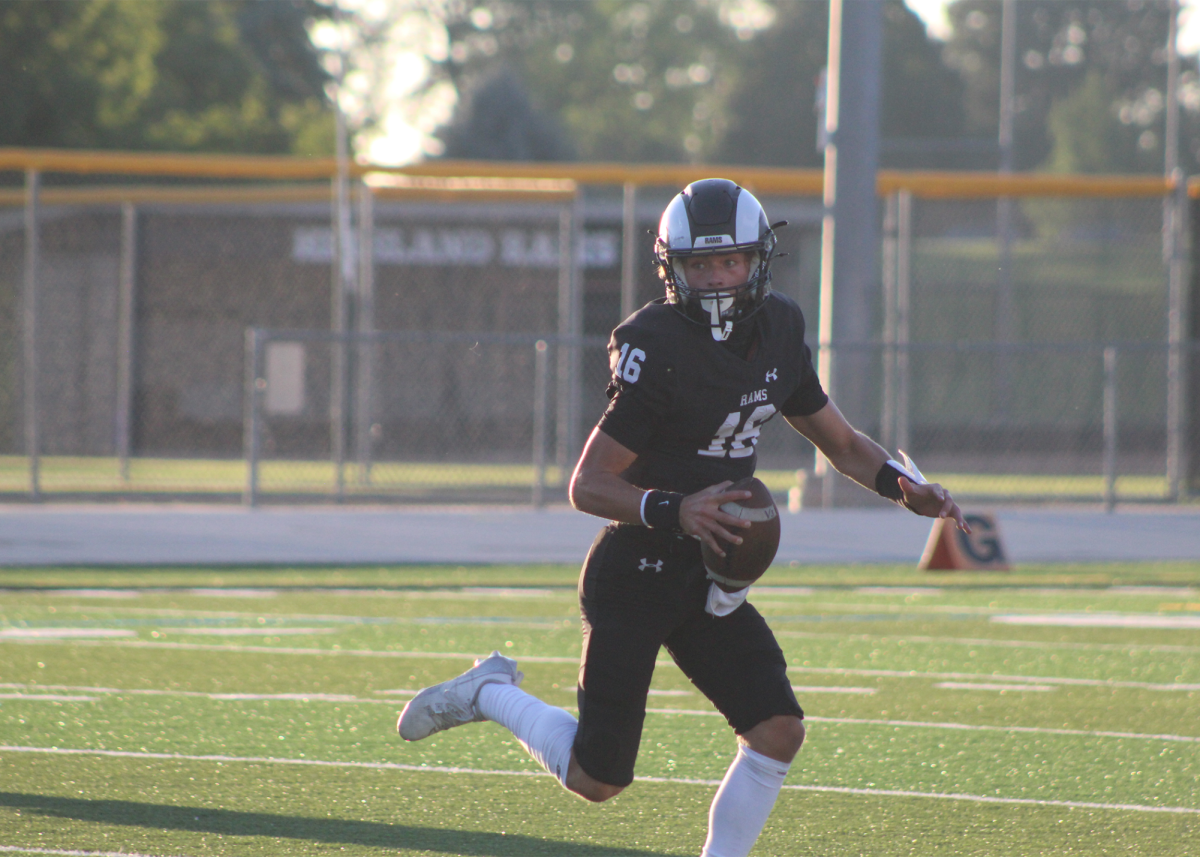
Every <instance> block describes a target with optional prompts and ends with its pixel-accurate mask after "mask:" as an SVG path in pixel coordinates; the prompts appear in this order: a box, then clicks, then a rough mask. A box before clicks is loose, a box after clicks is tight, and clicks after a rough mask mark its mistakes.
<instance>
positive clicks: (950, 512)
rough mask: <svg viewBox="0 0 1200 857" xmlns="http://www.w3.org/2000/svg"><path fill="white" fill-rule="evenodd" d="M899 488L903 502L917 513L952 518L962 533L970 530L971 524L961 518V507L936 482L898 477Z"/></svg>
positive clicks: (928, 516) (931, 516)
mask: <svg viewBox="0 0 1200 857" xmlns="http://www.w3.org/2000/svg"><path fill="white" fill-rule="evenodd" d="M899 482H900V490H901V491H903V492H904V503H905V505H906V506H908V508H910V509H912V510H913V511H914V512H916V513H917V514H918V515H924V516H925V517H926V518H953V519H954V523H955V525H956V526H957V527H958V528H959V529H960V530H962V531H963V532H964V533H970V532H971V525H970V524H968V523H967V522H966V521H965V520H963V513H962V509H960V508H958V504H957V503H955V502H954V498H953V497H951V496H950V492H949V491H947V490H946V489H945V488H943V487H942V486H941V485H938V484H937V483H936V482H928V483H925V484H922V485H918V484H917V483H915V482H910V481H909V480H908V479H906V478H905V477H903V476H901V477H900V478H899Z"/></svg>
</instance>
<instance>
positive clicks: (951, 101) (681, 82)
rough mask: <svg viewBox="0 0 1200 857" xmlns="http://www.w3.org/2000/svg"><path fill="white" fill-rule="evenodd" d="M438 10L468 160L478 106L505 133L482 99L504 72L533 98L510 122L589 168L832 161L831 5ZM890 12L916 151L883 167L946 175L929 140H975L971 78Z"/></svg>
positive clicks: (886, 130)
mask: <svg viewBox="0 0 1200 857" xmlns="http://www.w3.org/2000/svg"><path fill="white" fill-rule="evenodd" d="M438 8H439V9H440V11H441V15H442V17H441V18H440V19H439V21H438V25H439V26H440V27H442V28H444V33H445V42H444V45H445V48H444V50H442V52H441V54H440V57H441V58H440V60H435V61H434V62H433V63H432V71H431V74H430V77H429V84H428V85H429V86H434V85H437V84H438V83H441V82H446V83H449V84H450V85H451V86H453V87H454V88H455V90H456V91H457V92H459V93H460V95H461V96H462V98H461V100H460V102H459V105H458V107H457V108H456V112H455V117H454V120H453V122H452V123H451V125H450V126H449V127H448V128H447V129H445V130H444V131H443V132H441V134H440V136H441V137H442V139H443V141H444V142H445V143H446V144H447V145H446V154H448V155H449V154H451V153H452V152H460V151H463V148H462V145H461V144H462V142H463V140H464V135H463V134H462V133H460V130H459V129H462V128H467V127H471V125H472V122H474V121H475V120H474V119H472V118H471V115H472V114H473V113H474V112H475V111H476V110H477V109H479V108H482V109H484V110H485V111H487V112H488V114H489V116H491V117H492V118H491V120H489V121H492V122H493V127H496V126H495V125H494V123H495V121H496V120H498V119H500V118H502V117H500V116H497V115H496V114H497V112H498V111H497V110H496V105H495V104H494V103H491V102H489V101H488V100H487V99H480V98H478V97H474V93H476V92H477V91H478V90H479V87H480V86H481V81H482V82H490V81H493V78H494V77H495V75H497V74H498V72H497V71H496V69H498V68H501V67H502V68H504V69H507V70H508V71H507V72H505V74H507V75H511V76H510V77H508V78H507V80H508V81H509V86H510V87H511V86H515V85H519V86H522V87H523V88H524V91H525V93H527V96H528V104H529V112H528V113H525V112H523V111H521V110H516V111H511V112H510V114H509V117H508V118H509V121H508V125H512V124H514V123H520V122H526V123H527V124H528V130H529V133H530V134H534V135H541V136H542V137H544V138H545V141H546V143H545V145H544V146H542V148H543V149H546V150H553V151H559V152H561V151H565V149H564V148H563V147H560V146H557V145H551V142H552V141H553V140H554V139H556V138H557V137H558V136H559V135H560V134H561V135H565V137H567V138H568V139H569V140H570V143H571V148H573V149H574V151H575V152H576V153H577V155H578V157H580V158H581V159H584V160H618V161H668V162H671V161H676V162H678V161H701V162H704V161H707V162H725V163H751V164H779V165H802V166H817V165H819V164H820V163H821V162H822V154H821V152H819V151H818V149H817V145H816V138H817V117H816V114H815V112H814V105H815V94H816V87H817V78H818V75H819V73H820V70H821V68H822V66H824V64H825V55H826V51H827V45H828V4H827V3H823V2H803V3H802V2H776V3H773V4H768V3H766V2H761V0H743V2H740V3H732V2H729V3H717V2H710V0H590V2H577V3H561V2H547V0H485V2H481V3H480V4H478V5H475V6H473V7H472V6H468V5H466V4H463V5H460V6H455V5H454V4H447V5H445V6H440V7H438ZM884 14H885V39H884V58H883V62H884V73H883V87H884V90H883V115H882V117H881V130H882V134H883V135H884V136H885V137H886V138H892V139H895V140H901V139H902V140H905V141H907V142H908V143H910V144H913V143H917V144H918V145H915V146H914V145H910V146H909V147H908V150H907V151H905V152H898V153H890V152H889V151H888V150H886V149H885V154H884V163H885V164H887V163H891V164H903V165H909V166H921V165H924V166H933V165H945V164H946V159H945V158H944V157H943V156H941V154H939V153H931V152H930V151H926V150H925V149H923V148H922V147H921V146H920V145H919V143H920V141H921V140H923V139H926V138H931V137H932V138H938V137H955V136H956V135H959V134H961V133H962V129H963V121H962V112H961V104H962V90H961V84H960V82H959V79H958V77H957V75H956V74H955V73H954V72H953V71H951V70H949V69H947V68H946V67H945V66H944V65H943V64H942V62H941V57H940V49H941V46H940V45H939V44H938V43H936V42H933V41H931V40H929V39H928V38H927V36H926V34H925V29H924V26H923V25H922V24H921V22H920V20H919V19H917V18H916V16H915V15H913V14H912V12H911V11H909V10H908V8H907V7H906V6H905V5H904V3H903V2H902V0H887V2H886V3H885V5H884ZM439 48H440V45H439ZM489 85H494V83H489ZM519 117H525V118H523V119H522V118H519ZM447 135H449V136H447ZM518 137H520V135H516V136H511V135H510V136H509V137H508V138H509V139H517V138H518ZM452 140H453V141H455V143H454V145H453V146H452V145H451V141H452ZM526 142H527V143H528V141H526ZM484 145H491V142H490V141H488V142H486V143H485V144H484ZM547 147H549V149H547ZM534 148H537V147H534ZM532 150H533V149H531V148H530V147H529V145H526V146H525V149H524V151H527V152H528V151H532ZM514 152H515V150H514ZM519 156H520V155H516V154H511V153H510V155H508V157H519ZM526 156H527V155H526ZM561 156H562V155H559V157H561Z"/></svg>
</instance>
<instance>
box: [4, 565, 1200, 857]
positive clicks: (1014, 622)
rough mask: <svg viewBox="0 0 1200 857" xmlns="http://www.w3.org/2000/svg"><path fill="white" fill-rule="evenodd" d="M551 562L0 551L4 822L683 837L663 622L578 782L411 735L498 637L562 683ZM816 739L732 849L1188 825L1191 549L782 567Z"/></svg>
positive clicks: (709, 719)
mask: <svg viewBox="0 0 1200 857" xmlns="http://www.w3.org/2000/svg"><path fill="white" fill-rule="evenodd" d="M574 576H575V569H573V568H567V567H561V566H532V567H504V568H486V567H485V568H454V567H447V568H431V567H419V568H418V567H414V568H399V569H373V568H367V569H327V570H302V569H279V570H272V569H245V570H238V569H195V570H181V569H172V570H169V571H166V570H164V571H161V572H158V571H154V570H139V569H128V570H114V571H106V572H99V571H91V570H84V569H50V570H20V569H17V570H6V571H3V572H0V587H4V588H3V589H2V590H0V599H2V600H0V850H2V851H4V852H14V853H43V854H71V855H88V854H100V853H115V852H124V853H135V854H142V855H155V856H156V857H157V856H158V855H163V857H166V855H174V857H189V855H237V857H242V855H247V856H248V855H277V854H289V855H324V854H332V853H338V854H351V855H353V854H379V855H383V854H389V855H395V854H400V855H418V854H420V855H480V856H481V857H483V856H484V855H497V857H499V855H514V857H519V856H520V855H565V857H601V855H695V854H698V853H699V849H700V845H701V843H702V841H703V839H704V833H705V826H706V815H707V809H708V804H709V802H710V800H711V798H712V795H713V793H714V791H715V788H716V783H717V781H718V780H719V779H720V778H721V776H722V775H723V773H724V771H725V768H726V767H727V766H728V763H729V761H730V759H731V758H732V755H733V752H734V743H733V740H732V737H731V735H730V733H729V731H728V728H727V727H726V726H725V724H724V721H723V720H722V719H721V718H719V717H717V716H714V715H713V713H712V711H711V710H710V707H709V705H708V704H707V702H706V701H705V700H704V699H703V697H701V696H700V695H698V694H697V693H695V692H694V691H693V690H691V688H690V685H689V684H688V682H687V680H686V679H685V678H684V677H683V676H682V675H681V674H680V673H679V672H678V670H677V669H676V668H675V667H674V666H673V665H671V664H670V662H669V660H668V659H667V658H666V656H665V654H664V656H663V659H662V663H661V666H660V668H659V670H658V672H657V674H656V677H655V683H654V692H653V695H652V696H651V698H650V706H651V713H650V714H649V715H648V717H647V721H646V729H645V734H644V736H643V742H642V752H641V755H640V757H639V761H638V769H637V774H638V777H639V778H640V779H641V781H640V782H636V783H635V784H634V785H633V786H632V787H630V788H629V789H628V790H626V791H625V793H623V794H622V795H621V796H620V797H618V798H616V799H615V800H613V801H610V802H609V803H606V804H604V805H601V806H593V805H589V804H585V803H583V802H582V801H580V800H578V799H575V798H573V797H571V796H570V795H568V794H567V793H565V792H564V791H563V790H562V789H561V788H560V787H559V786H558V785H557V784H556V783H555V782H554V781H553V780H551V779H550V778H549V777H547V776H544V775H540V774H539V773H538V770H537V769H536V767H535V766H534V765H533V763H532V762H530V761H529V760H528V758H527V757H526V756H525V754H524V752H523V751H522V750H521V748H520V747H519V746H518V745H517V744H516V742H515V741H514V740H513V739H512V738H511V737H510V736H509V735H508V733H506V732H504V731H503V730H501V729H500V728H499V727H496V726H494V725H492V724H487V723H484V724H472V725H469V726H466V727H463V728H460V729H455V730H452V731H450V732H447V733H442V734H439V735H435V736H433V737H431V738H429V739H427V740H425V741H422V742H419V743H416V744H405V743H404V742H402V741H400V740H399V739H398V738H397V736H396V735H395V732H394V724H395V719H396V715H397V713H398V712H399V710H400V709H401V708H402V707H403V705H404V702H405V701H406V700H407V699H408V698H409V696H410V695H411V693H412V691H414V690H415V689H417V688H420V687H421V686H423V685H426V684H429V683H432V682H435V681H439V680H441V679H444V678H447V677H450V676H451V675H454V674H457V673H458V672H460V671H461V670H462V669H464V668H465V667H467V666H468V665H469V663H470V659H471V658H472V657H474V656H477V655H480V654H486V653H487V652H490V651H491V650H492V649H494V648H498V649H500V650H501V651H502V652H504V653H505V654H508V655H510V656H513V657H516V658H518V659H519V660H520V661H521V666H522V668H523V669H524V671H525V673H526V680H525V684H524V687H525V688H526V689H528V690H529V691H531V692H533V693H535V694H537V695H539V696H541V697H543V698H545V699H546V700H548V701H551V702H554V703H557V704H560V705H563V706H565V707H568V708H571V707H572V706H573V705H574V702H575V696H574V693H573V689H574V685H575V680H576V675H577V661H578V657H579V648H580V643H579V634H578V624H579V623H578V614H577V607H576V602H575V594H574V586H573V582H574ZM763 584H764V585H762V586H760V587H757V588H756V591H755V594H754V595H752V601H754V602H755V603H756V604H757V606H758V607H759V609H760V610H762V611H763V612H764V613H765V614H766V615H767V616H768V617H769V618H770V620H771V622H772V624H773V626H774V627H775V628H776V630H777V633H778V636H779V639H780V642H781V643H782V645H783V647H784V651H785V653H786V654H787V657H788V660H789V662H790V664H791V670H792V671H791V676H792V681H793V684H794V685H795V686H796V687H797V688H798V691H797V694H798V696H799V698H800V700H801V704H802V705H803V706H804V708H805V711H806V712H807V715H808V726H809V739H808V742H807V743H806V745H805V747H804V749H803V750H802V751H801V754H800V756H799V757H798V759H797V761H796V763H795V764H794V765H793V766H792V770H791V773H790V774H789V776H788V780H787V785H786V786H785V790H784V792H783V793H782V795H781V797H780V799H779V803H778V804H777V805H776V808H775V812H774V814H773V815H772V817H771V820H770V822H769V823H768V826H767V829H766V830H765V831H764V833H763V836H762V838H761V839H760V841H759V844H758V846H757V847H756V849H755V851H754V852H753V853H754V854H755V855H922V857H926V855H988V857H993V855H1005V857H1007V855H1050V854H1054V855H1059V854H1078V855H1116V854H1121V855H1171V857H1176V855H1186V854H1196V853H1200V845H1198V844H1197V843H1200V789H1198V788H1197V781H1198V777H1200V565H1198V564H1194V563H1192V564H1188V563H1174V564H1144V565H1093V566H1052V567H1041V568H1022V569H1019V570H1018V571H1016V572H1013V573H1011V574H999V573H992V574H978V575H969V574H965V573H953V574H950V573H947V574H938V575H933V574H921V573H918V572H914V571H911V570H909V569H904V568H888V567H866V566H858V567H847V568H831V567H823V568H777V569H773V570H772V571H771V572H769V573H768V576H767V577H766V578H764V580H763Z"/></svg>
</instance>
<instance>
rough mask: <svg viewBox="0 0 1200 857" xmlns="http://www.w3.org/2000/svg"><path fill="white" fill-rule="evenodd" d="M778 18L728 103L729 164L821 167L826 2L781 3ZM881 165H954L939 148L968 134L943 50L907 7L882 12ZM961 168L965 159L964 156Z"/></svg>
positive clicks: (725, 153) (890, 3)
mask: <svg viewBox="0 0 1200 857" xmlns="http://www.w3.org/2000/svg"><path fill="white" fill-rule="evenodd" d="M778 9H779V17H778V19H777V20H776V22H775V24H774V25H773V26H772V27H771V28H769V29H767V30H765V31H764V32H763V33H762V34H761V36H760V37H759V39H758V40H756V41H755V42H752V43H750V44H749V45H747V46H746V50H745V55H744V56H742V57H741V58H740V62H741V68H742V74H741V79H740V80H741V83H740V85H739V87H738V88H737V90H736V92H734V93H733V94H732V95H731V96H730V98H729V119H728V123H729V128H728V131H727V133H726V135H725V138H724V140H723V144H722V147H721V150H720V157H721V159H722V160H725V161H730V162H743V163H766V164H778V165H794V166H807V167H817V166H820V165H821V164H822V163H823V162H824V157H823V153H822V152H821V151H820V150H819V149H818V148H817V130H818V128H817V126H818V122H819V117H818V115H817V113H816V110H815V105H816V97H817V88H818V85H819V83H818V81H819V78H820V73H821V70H822V68H823V67H824V66H825V62H826V54H827V51H828V46H829V10H828V4H826V3H780V4H778ZM883 14H884V35H883V70H882V81H881V84H882V93H881V110H880V117H879V128H880V135H881V138H882V143H883V146H882V153H881V161H880V162H881V164H883V165H884V166H908V167H922V166H923V167H932V166H941V167H945V166H968V165H971V164H970V162H967V163H958V164H955V163H953V161H954V156H953V155H952V156H950V157H949V158H948V157H947V156H946V154H945V151H944V150H943V149H939V148H938V146H937V145H936V143H935V142H934V141H945V140H955V139H957V138H958V137H960V135H961V134H962V133H963V127H964V123H963V116H962V107H961V105H962V87H961V83H960V82H959V79H958V76H957V75H956V74H955V73H954V72H953V71H952V70H950V69H948V68H946V67H945V66H944V65H943V64H942V61H941V55H940V53H941V45H940V44H939V43H938V42H935V41H932V40H930V39H929V38H928V36H927V35H926V33H925V27H924V25H923V24H922V23H921V21H920V19H918V18H917V17H916V16H915V15H914V14H913V13H912V12H911V11H910V10H909V9H908V7H907V6H905V5H904V3H903V2H902V0H887V2H886V3H885V4H884V9H883ZM960 160H961V158H960Z"/></svg>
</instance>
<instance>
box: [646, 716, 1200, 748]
mask: <svg viewBox="0 0 1200 857" xmlns="http://www.w3.org/2000/svg"><path fill="white" fill-rule="evenodd" d="M646 713H647V714H668V715H672V714H673V715H683V716H687V717H720V716H721V713H720V712H719V711H713V710H698V709H690V708H647V709H646ZM804 720H805V722H807V723H838V724H842V725H846V726H891V727H895V728H913V729H952V730H955V731H958V732H1015V733H1025V734H1032V735H1078V736H1080V737H1083V738H1128V739H1134V740H1142V741H1178V742H1181V743H1184V744H1200V737H1195V736H1192V735H1151V734H1143V733H1140V732H1106V731H1100V730H1089V729H1055V728H1053V727H1047V726H990V725H986V724H980V725H977V724H972V723H931V722H923V721H920V720H874V719H869V718H865V717H813V716H810V715H807V714H806V715H805V716H804Z"/></svg>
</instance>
